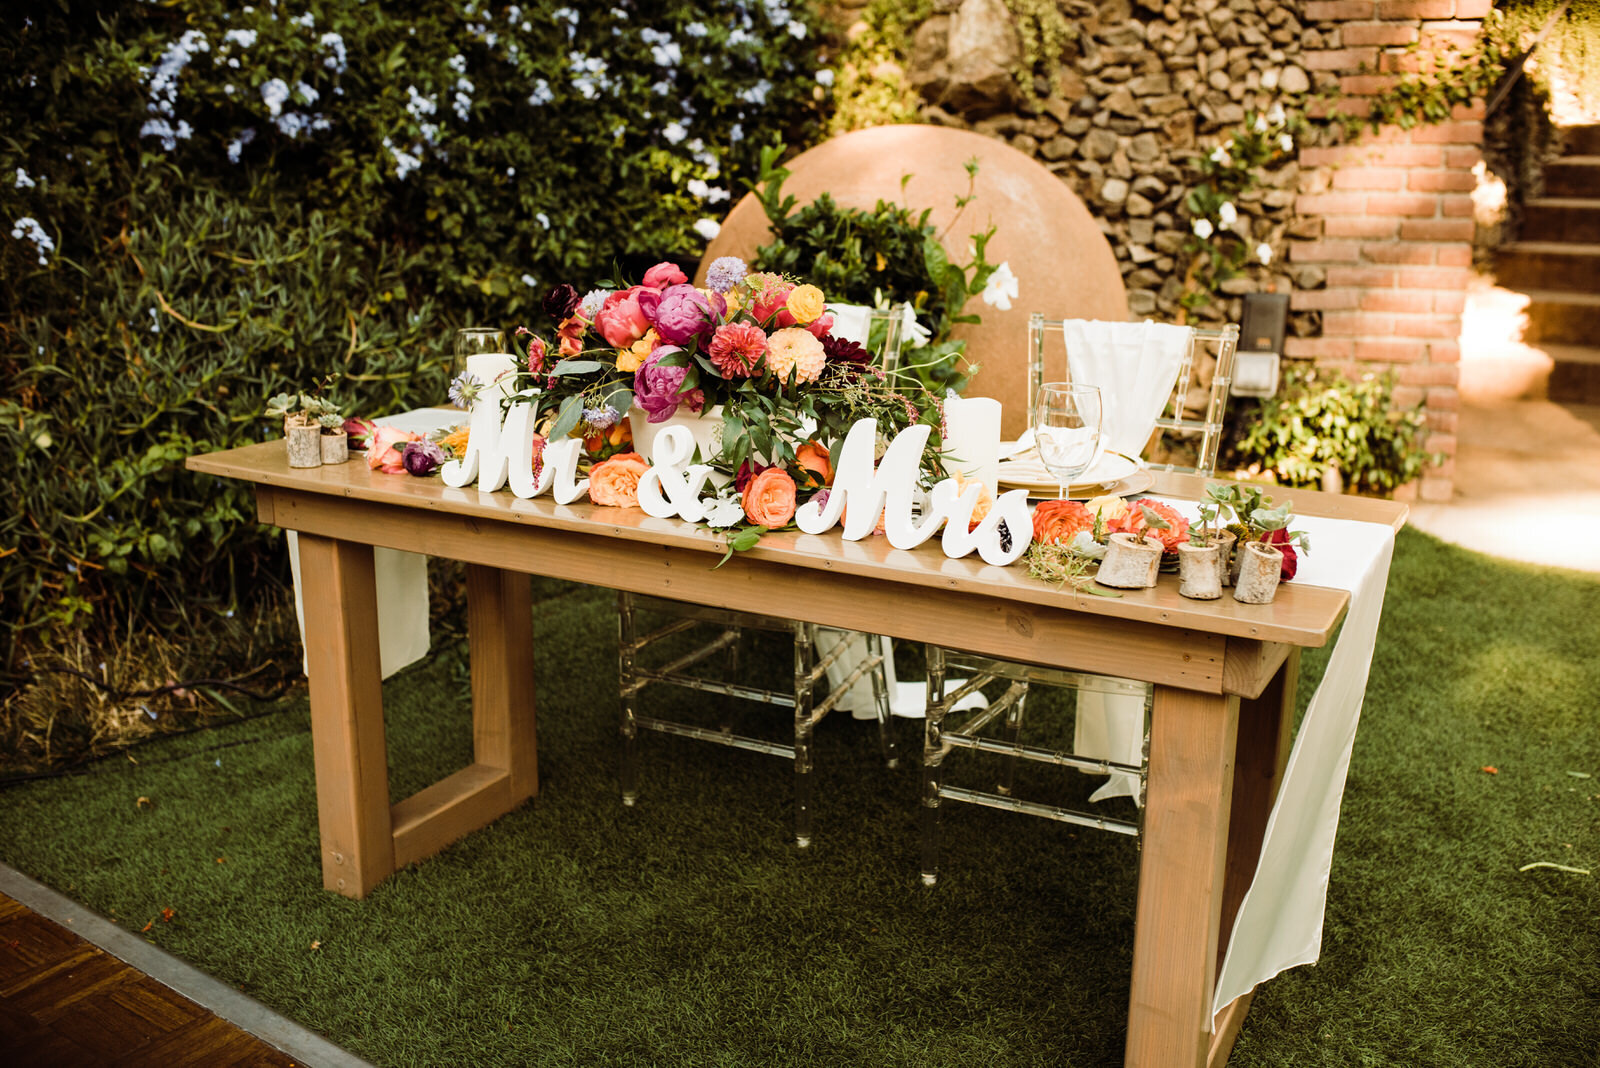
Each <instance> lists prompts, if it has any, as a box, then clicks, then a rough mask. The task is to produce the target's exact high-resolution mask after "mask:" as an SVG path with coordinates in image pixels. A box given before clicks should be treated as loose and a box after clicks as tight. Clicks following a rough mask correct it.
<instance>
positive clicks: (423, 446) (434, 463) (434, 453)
mask: <svg viewBox="0 0 1600 1068" xmlns="http://www.w3.org/2000/svg"><path fill="white" fill-rule="evenodd" d="M444 461H445V453H444V449H442V448H441V447H439V446H438V445H437V444H435V443H434V442H431V441H428V440H427V439H426V438H424V439H423V440H421V441H408V442H406V443H405V447H404V448H402V449H401V450H400V462H401V463H402V464H404V465H405V468H406V473H407V474H412V475H431V474H432V473H433V471H434V469H435V468H437V467H438V466H439V465H440V464H442V463H444Z"/></svg>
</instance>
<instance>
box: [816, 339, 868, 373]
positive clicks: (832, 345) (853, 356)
mask: <svg viewBox="0 0 1600 1068" xmlns="http://www.w3.org/2000/svg"><path fill="white" fill-rule="evenodd" d="M822 351H823V352H825V353H827V354H828V362H829V363H853V364H859V365H860V366H862V367H865V366H866V365H867V364H869V363H871V362H872V353H870V352H868V351H867V350H866V349H864V348H862V347H861V346H860V345H859V344H857V343H856V342H854V341H847V340H845V339H844V338H839V337H834V336H833V335H832V334H829V335H828V336H827V337H825V338H823V339H822Z"/></svg>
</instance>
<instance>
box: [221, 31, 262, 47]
mask: <svg viewBox="0 0 1600 1068" xmlns="http://www.w3.org/2000/svg"><path fill="white" fill-rule="evenodd" d="M222 39H223V40H224V41H230V42H232V43H233V44H236V45H238V46H239V47H240V48H252V47H254V46H255V43H256V31H255V30H229V31H228V32H227V33H225V34H223V35H222Z"/></svg>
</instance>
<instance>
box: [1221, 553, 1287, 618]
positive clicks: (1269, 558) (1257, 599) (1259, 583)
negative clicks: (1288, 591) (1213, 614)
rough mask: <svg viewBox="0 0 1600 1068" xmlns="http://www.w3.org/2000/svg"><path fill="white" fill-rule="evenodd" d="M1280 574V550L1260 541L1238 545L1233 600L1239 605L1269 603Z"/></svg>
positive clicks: (1281, 564)
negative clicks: (1236, 573) (1237, 572)
mask: <svg viewBox="0 0 1600 1068" xmlns="http://www.w3.org/2000/svg"><path fill="white" fill-rule="evenodd" d="M1282 576H1283V553H1281V552H1279V551H1278V550H1277V549H1276V548H1274V547H1273V546H1271V545H1266V544H1263V543H1262V542H1259V541H1247V542H1245V543H1244V544H1243V545H1242V546H1240V548H1239V578H1238V581H1237V582H1236V583H1235V584H1234V587H1233V599H1234V600H1235V601H1238V602H1240V603H1241V604H1271V603H1272V599H1273V598H1274V597H1276V596H1277V595H1278V583H1279V581H1281V579H1282Z"/></svg>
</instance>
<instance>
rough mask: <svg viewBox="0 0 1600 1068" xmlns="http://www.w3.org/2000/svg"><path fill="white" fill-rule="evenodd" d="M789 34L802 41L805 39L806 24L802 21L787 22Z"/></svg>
mask: <svg viewBox="0 0 1600 1068" xmlns="http://www.w3.org/2000/svg"><path fill="white" fill-rule="evenodd" d="M789 36H790V37H793V38H794V39H795V40H797V41H804V40H805V39H806V24H805V23H803V22H791V23H789Z"/></svg>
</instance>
